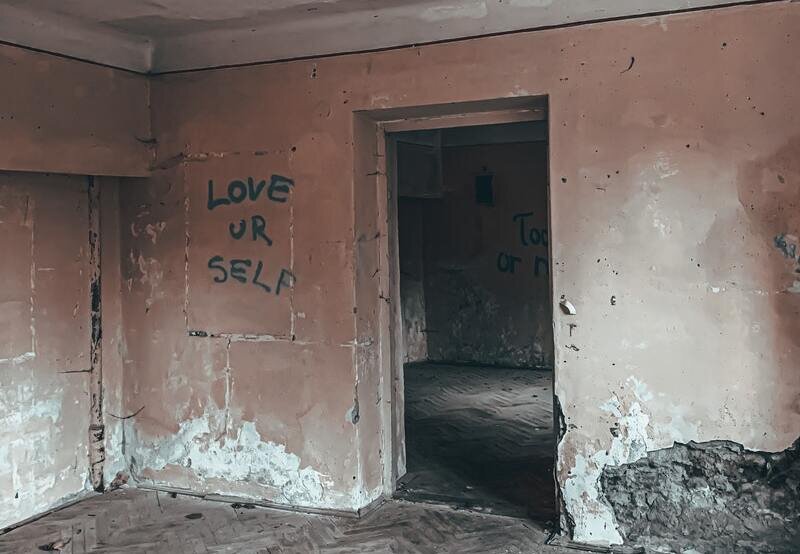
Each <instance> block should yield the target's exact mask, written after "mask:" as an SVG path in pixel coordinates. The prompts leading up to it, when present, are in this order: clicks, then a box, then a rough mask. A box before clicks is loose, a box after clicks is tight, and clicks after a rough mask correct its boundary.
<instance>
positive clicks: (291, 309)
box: [289, 195, 297, 341]
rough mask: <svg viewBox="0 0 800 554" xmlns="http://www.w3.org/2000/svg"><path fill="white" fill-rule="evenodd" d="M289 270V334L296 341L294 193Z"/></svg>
mask: <svg viewBox="0 0 800 554" xmlns="http://www.w3.org/2000/svg"><path fill="white" fill-rule="evenodd" d="M289 272H290V273H291V274H292V286H291V287H289V336H290V337H291V339H292V341H294V339H295V322H296V317H295V313H294V284H295V281H296V280H297V279H296V278H295V275H296V273H295V271H294V195H292V199H291V202H290V203H289Z"/></svg>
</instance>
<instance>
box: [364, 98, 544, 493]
mask: <svg viewBox="0 0 800 554" xmlns="http://www.w3.org/2000/svg"><path fill="white" fill-rule="evenodd" d="M354 118H355V120H354V143H353V144H354V151H355V156H356V163H355V168H356V174H355V176H354V187H355V189H356V190H355V194H354V198H355V200H356V210H355V211H356V226H355V227H356V235H359V229H358V228H359V221H358V220H359V213H360V212H361V211H363V209H362V210H360V209H359V205H358V202H359V197H360V193H361V194H362V195H363V194H365V193H366V195H367V196H368V195H369V190H368V189H369V187H374V188H372V191H373V193H374V194H375V198H374V199H375V203H374V207H375V212H376V213H375V214H374V217H375V219H374V220H373V221H374V222H375V228H376V230H377V233H376V235H375V236H376V238H377V244H376V247H377V251H376V253H375V254H376V257H377V260H376V261H377V265H378V268H377V272H376V274H377V275H379V279H378V284H377V294H376V296H377V301H376V302H375V303H374V304H373V305H376V307H377V309H376V312H377V313H376V314H375V315H376V319H377V321H376V327H377V329H375V330H376V331H377V341H378V344H377V352H378V355H377V364H376V365H377V367H374V368H365V370H366V372H367V373H372V372H373V371H377V373H378V376H377V377H378V378H377V379H375V380H374V381H375V382H376V383H377V384H378V389H379V410H380V414H379V416H380V422H381V433H380V436H381V438H380V451H381V453H382V455H381V483H382V489H383V494H384V496H385V497H391V496H392V495H393V494H394V492H395V490H396V488H397V482H398V480H399V479H400V478H401V477H402V476H403V475H404V474H405V471H406V463H405V462H406V459H405V454H406V452H405V421H404V412H405V400H404V385H403V324H402V314H401V313H400V301H399V298H400V257H399V240H398V227H397V224H398V221H397V220H398V218H397V214H398V197H397V141H396V138H395V137H394V136H393V133H397V132H401V131H415V130H433V129H446V128H453V127H465V126H475V125H495V124H503V123H518V122H530V121H546V120H547V119H548V98H547V96H528V97H513V98H500V99H493V100H486V101H476V102H461V103H450V104H439V105H428V106H415V107H407V108H387V109H379V110H367V111H359V112H354ZM549 138H550V137H549V132H548V162H547V165H548V186H547V189H548V190H547V210H548V224H549V223H550V221H551V219H550V209H551V208H550V206H551V201H550V190H549V189H550V185H549V165H550V159H549ZM365 158H371V161H369V160H366V159H365ZM365 166H366V167H371V168H374V169H373V171H371V172H369V173H367V174H366V175H365V174H364V172H363V171H362V172H359V170H358V168H359V167H361V168H363V167H365ZM365 177H370V179H365ZM359 191H360V193H359ZM369 203H370V204H371V203H372V199H371V198H370V200H369ZM370 230H371V229H370ZM550 236H551V240H550V241H549V244H550V245H551V246H550V248H551V249H552V242H553V241H552V230H551V231H550ZM358 263H359V264H360V262H358ZM551 266H552V261H551ZM356 286H357V287H358V283H357V285H356ZM549 287H550V297H551V301H552V296H553V295H552V292H553V277H552V271H551V272H549ZM394 299H397V301H395V300H394ZM360 313H361V308H359V314H360ZM554 371H555V369H554ZM556 432H558V430H557V429H556ZM553 485H554V487H556V490H557V486H556V483H555V482H554V484H553Z"/></svg>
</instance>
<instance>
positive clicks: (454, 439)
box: [388, 120, 557, 524]
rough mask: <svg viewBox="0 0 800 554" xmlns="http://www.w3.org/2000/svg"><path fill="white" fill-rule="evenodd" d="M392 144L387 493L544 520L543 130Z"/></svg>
mask: <svg viewBox="0 0 800 554" xmlns="http://www.w3.org/2000/svg"><path fill="white" fill-rule="evenodd" d="M388 139H389V142H390V143H391V144H392V146H393V148H392V151H393V155H394V163H393V164H392V166H391V167H392V168H393V169H394V171H395V172H396V174H395V175H394V176H392V179H391V181H392V182H393V183H394V189H395V191H396V193H395V196H396V201H397V205H396V207H395V209H396V212H395V213H396V235H397V257H398V262H397V263H398V269H399V271H398V273H399V296H400V303H399V308H400V314H399V318H398V319H399V321H398V324H399V325H401V326H402V333H398V334H397V335H396V336H397V340H396V342H395V348H396V349H398V350H399V352H398V353H396V357H395V359H396V360H397V361H398V363H399V364H401V365H402V382H403V383H404V399H405V401H404V410H402V411H401V413H403V412H404V416H403V418H402V419H403V424H404V429H405V454H406V457H405V473H404V474H403V475H398V477H399V478H398V480H397V482H396V491H395V496H398V497H401V498H405V499H408V500H417V501H425V502H435V503H444V504H449V505H454V506H458V507H462V508H468V509H473V510H479V511H484V512H490V513H498V514H503V515H509V516H515V517H525V518H529V519H533V520H535V521H538V522H541V523H543V524H544V523H547V522H553V521H554V520H555V518H556V517H557V509H556V498H555V495H556V493H555V486H554V482H553V480H554V477H553V467H554V463H555V450H556V438H555V432H554V429H553V366H554V359H553V356H554V353H553V350H554V349H553V335H552V331H553V329H552V321H553V318H552V299H551V286H550V275H549V273H550V261H549V227H550V226H549V210H548V148H547V122H546V121H545V120H538V121H521V122H513V123H503V124H484V125H464V126H457V127H443V128H434V129H422V130H409V131H398V132H394V133H391V134H389V135H388ZM399 335H402V336H399ZM397 354H399V355H397ZM401 397H402V395H401ZM399 473H402V472H399Z"/></svg>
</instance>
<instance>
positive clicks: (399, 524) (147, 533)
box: [0, 489, 574, 554]
mask: <svg viewBox="0 0 800 554" xmlns="http://www.w3.org/2000/svg"><path fill="white" fill-rule="evenodd" d="M545 538H546V537H545V534H544V532H543V531H541V530H540V529H538V528H536V527H535V526H532V525H529V524H527V523H525V522H524V521H521V520H516V519H511V518H507V517H501V516H494V515H484V514H479V513H474V512H468V511H459V510H453V509H451V508H446V507H439V506H430V505H425V504H418V503H408V502H403V501H390V502H387V503H386V504H384V505H382V506H380V507H379V508H378V509H376V510H374V511H372V512H370V513H368V514H367V515H365V516H364V517H362V518H361V519H352V518H340V517H330V516H316V515H308V514H301V513H295V512H285V511H279V510H270V509H265V508H253V507H249V508H248V507H242V506H239V507H234V506H231V505H230V504H224V503H220V502H210V501H205V500H200V499H197V498H191V497H185V496H178V497H175V498H173V497H172V496H171V495H170V494H167V493H157V492H155V491H146V490H142V489H125V490H118V491H115V492H111V493H108V494H105V495H98V496H95V497H93V498H89V499H87V500H84V501H82V502H79V503H78V504H75V505H73V506H70V507H68V508H65V509H64V510H61V511H58V512H55V513H53V514H50V515H48V516H47V517H45V518H42V519H40V520H38V521H35V522H33V523H30V524H28V525H25V526H23V527H20V528H18V529H16V530H14V531H11V532H10V533H8V534H7V535H3V536H0V552H3V553H11V552H14V553H18V552H19V553H23V552H24V553H32V552H39V551H41V550H42V549H44V546H45V545H49V544H52V543H53V542H55V541H62V542H66V543H67V544H66V545H65V547H64V549H63V550H62V552H65V553H78V552H114V553H116V552H137V553H150V552H154V553H156V552H157V553H161V552H163V553H170V554H179V553H198V552H236V553H258V554H275V553H277V552H286V553H298V554H300V553H311V552H325V553H337V554H345V553H351V554H352V553H366V552H370V553H381V552H402V553H408V554H414V553H450V552H452V553H459V554H462V553H507V554H512V553H522V552H525V553H537V552H542V553H552V554H560V553H564V554H565V553H567V552H574V551H569V550H565V549H562V548H557V547H551V546H545V545H544V544H543V543H544V540H545Z"/></svg>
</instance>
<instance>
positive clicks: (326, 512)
mask: <svg viewBox="0 0 800 554" xmlns="http://www.w3.org/2000/svg"><path fill="white" fill-rule="evenodd" d="M132 486H134V487H135V488H139V489H145V490H151V491H158V492H164V493H167V494H181V495H184V496H191V497H193V498H200V499H202V500H208V501H211V502H223V503H225V504H243V505H249V506H259V507H261V508H269V509H271V510H280V511H284V512H298V513H302V514H315V515H322V516H334V517H344V518H350V519H358V518H360V517H363V516H364V515H366V514H368V513H370V512H372V511H373V510H375V509H377V508H378V507H379V506H380V505H381V504H383V502H384V501H385V499H384V498H383V497H379V498H377V499H376V500H374V501H372V502H370V503H369V504H367V505H366V506H364V507H363V508H359V509H358V510H341V509H337V508H316V507H310V506H297V505H294V504H280V503H278V502H270V501H268V500H254V499H252V498H246V497H242V496H232V495H226V494H214V493H201V492H197V491H193V490H189V489H183V488H176V487H168V486H163V485H152V484H147V483H136V484H135V485H132Z"/></svg>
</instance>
